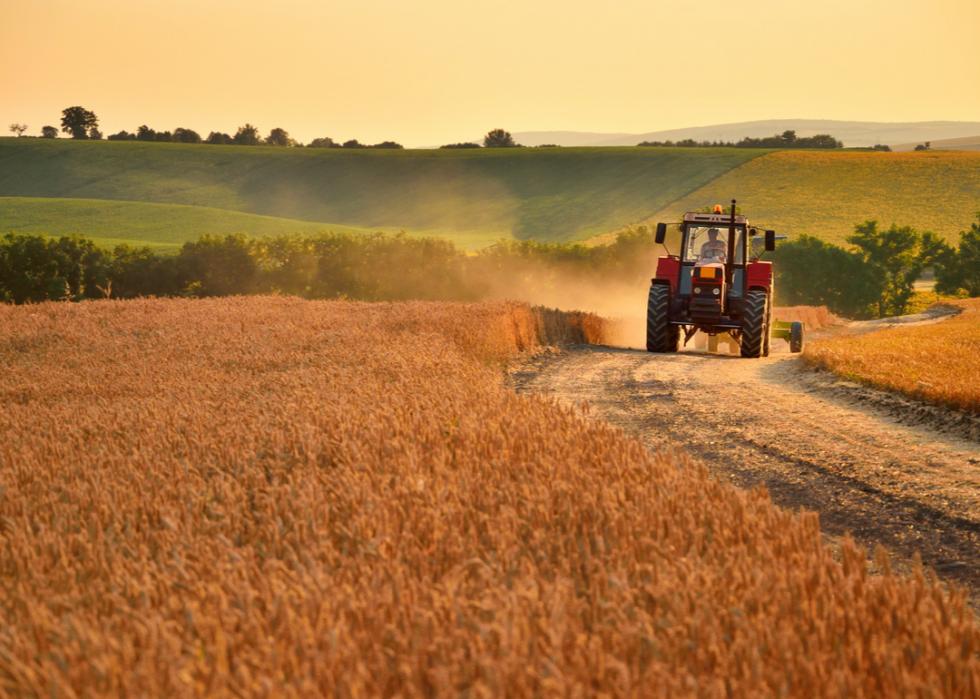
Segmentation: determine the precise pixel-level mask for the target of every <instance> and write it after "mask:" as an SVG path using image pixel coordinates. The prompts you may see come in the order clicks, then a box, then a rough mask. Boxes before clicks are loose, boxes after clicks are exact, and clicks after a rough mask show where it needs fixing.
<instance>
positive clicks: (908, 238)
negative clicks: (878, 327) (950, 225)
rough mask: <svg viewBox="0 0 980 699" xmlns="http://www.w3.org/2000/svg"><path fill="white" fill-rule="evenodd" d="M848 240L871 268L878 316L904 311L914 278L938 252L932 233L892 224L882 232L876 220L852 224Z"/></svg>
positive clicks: (939, 246) (935, 237)
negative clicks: (874, 283)
mask: <svg viewBox="0 0 980 699" xmlns="http://www.w3.org/2000/svg"><path fill="white" fill-rule="evenodd" d="M847 242H849V243H851V244H852V245H854V246H856V247H857V248H858V249H859V250H860V254H861V257H862V259H863V260H864V262H865V264H866V265H868V267H869V268H870V269H871V270H872V271H873V274H874V279H875V282H876V286H877V290H878V302H877V314H878V317H879V318H884V317H886V316H896V315H902V314H903V313H904V312H905V311H906V309H907V308H908V304H909V300H910V299H911V298H912V294H913V293H914V291H913V285H914V284H915V281H916V279H918V278H919V276H920V275H921V274H922V270H923V269H924V268H925V267H927V266H929V265H931V264H933V262H934V261H935V259H936V258H937V257H938V256H939V255H940V254H941V245H939V242H941V241H940V240H939V238H938V236H936V235H935V234H933V233H926V234H923V235H919V234H918V233H917V232H916V231H915V229H914V228H912V227H911V226H897V225H895V224H892V226H891V228H889V229H888V230H887V231H881V230H879V229H878V222H877V221H865V222H864V223H862V224H859V225H858V226H855V228H854V234H853V235H851V236H849V237H848V238H847Z"/></svg>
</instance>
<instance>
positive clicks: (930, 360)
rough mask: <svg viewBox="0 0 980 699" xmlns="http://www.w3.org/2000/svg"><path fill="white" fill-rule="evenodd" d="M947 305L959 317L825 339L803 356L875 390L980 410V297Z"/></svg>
mask: <svg viewBox="0 0 980 699" xmlns="http://www.w3.org/2000/svg"><path fill="white" fill-rule="evenodd" d="M947 303H948V304H949V305H954V306H958V307H959V308H960V309H961V311H960V313H959V315H957V316H955V317H953V318H949V319H945V320H941V321H939V322H937V323H928V324H925V325H915V326H910V327H895V328H886V329H882V330H877V331H874V332H871V333H867V334H861V335H853V334H848V335H842V336H840V337H835V338H832V339H828V340H823V341H820V342H817V343H814V344H812V345H810V346H809V348H808V349H807V351H806V354H805V355H804V358H805V359H806V360H807V362H809V363H810V364H811V365H813V366H816V367H819V368H821V369H828V370H830V371H833V372H836V373H838V374H840V375H842V376H844V377H845V378H848V379H852V380H855V381H860V382H861V383H865V384H868V385H870V386H875V387H877V388H884V389H886V390H890V391H897V392H899V393H904V394H906V395H909V396H912V397H913V398H917V399H919V400H926V401H929V402H932V403H938V404H940V405H948V406H952V407H954V408H959V409H961V410H967V411H971V412H980V381H977V376H978V375H980V299H964V300H959V301H949V302H947Z"/></svg>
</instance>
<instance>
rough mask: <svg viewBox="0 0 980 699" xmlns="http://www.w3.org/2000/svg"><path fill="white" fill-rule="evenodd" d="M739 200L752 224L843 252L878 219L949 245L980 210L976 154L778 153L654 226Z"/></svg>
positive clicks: (683, 203) (661, 215) (683, 202)
mask: <svg viewBox="0 0 980 699" xmlns="http://www.w3.org/2000/svg"><path fill="white" fill-rule="evenodd" d="M733 197H734V198H736V199H738V201H739V204H740V206H741V207H742V208H743V210H744V211H745V212H746V214H747V215H748V217H749V219H750V220H752V221H756V222H758V223H759V224H764V225H766V226H771V227H774V228H776V229H777V230H779V231H780V232H786V233H789V234H790V235H791V236H796V235H799V234H802V233H807V234H809V235H813V236H816V237H818V238H822V239H824V240H827V241H830V242H833V243H838V244H841V243H843V242H844V239H845V238H846V237H847V236H848V235H849V234H850V233H852V232H853V230H854V225H855V224H856V223H860V222H861V221H865V220H868V219H876V220H877V221H878V222H879V223H881V224H883V225H885V226H888V225H890V224H891V223H893V222H894V223H898V224H900V225H912V226H914V227H916V228H918V229H919V230H931V231H934V232H935V233H938V234H941V235H942V236H944V237H945V238H946V239H947V240H948V241H949V242H955V241H957V240H958V233H959V232H960V231H962V230H965V229H967V228H969V226H970V223H971V222H972V221H974V220H976V214H977V211H978V210H980V153H978V152H956V151H948V152H930V151H926V152H922V153H874V152H867V151H864V152H855V151H845V152H820V151H778V152H774V153H770V154H769V155H766V156H764V157H762V158H757V159H756V160H753V161H751V162H748V163H746V164H745V165H743V166H742V167H740V168H738V169H736V170H732V171H730V172H727V173H725V174H724V175H722V176H721V177H719V178H718V179H716V180H714V181H713V182H711V183H710V184H708V185H706V186H704V187H701V188H700V189H698V190H695V191H693V192H691V193H690V194H688V195H687V196H685V197H682V198H681V199H679V200H677V201H675V202H672V203H671V204H670V205H669V206H666V207H664V208H663V209H662V210H661V211H659V212H658V213H657V214H656V216H654V217H653V218H652V219H651V220H676V219H677V217H679V216H680V215H681V214H682V213H683V212H684V211H689V210H692V209H697V208H700V207H702V206H704V205H706V204H711V203H714V202H722V203H724V202H726V201H728V200H729V199H731V198H733Z"/></svg>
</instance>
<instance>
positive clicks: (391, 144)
mask: <svg viewBox="0 0 980 699" xmlns="http://www.w3.org/2000/svg"><path fill="white" fill-rule="evenodd" d="M371 147H372V148H404V146H402V144H401V143H395V142H394V141H382V142H381V143H375V144H374V145H373V146H371Z"/></svg>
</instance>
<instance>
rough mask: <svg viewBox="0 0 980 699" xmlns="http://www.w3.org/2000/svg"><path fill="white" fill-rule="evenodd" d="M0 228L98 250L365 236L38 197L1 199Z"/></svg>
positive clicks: (272, 221) (268, 220)
mask: <svg viewBox="0 0 980 699" xmlns="http://www.w3.org/2000/svg"><path fill="white" fill-rule="evenodd" d="M0 225H2V229H0V232H2V233H8V232H12V233H35V234H44V235H52V236H62V235H82V236H85V237H88V238H93V239H96V240H98V241H99V242H100V243H102V244H103V245H112V244H115V243H132V242H134V241H139V242H140V244H143V245H149V246H151V247H158V248H176V247H177V246H179V245H180V244H181V243H183V242H185V241H188V240H196V239H197V238H199V237H200V236H202V235H204V234H207V233H210V234H217V235H224V234H228V233H244V234H245V235H249V236H264V235H276V234H293V233H296V234H304V235H315V234H317V233H324V232H328V231H329V232H335V233H367V232H369V229H365V228H356V227H352V226H339V225H326V224H321V223H311V222H309V221H297V220H295V219H287V218H276V217H273V216H261V215H257V214H243V213H241V212H238V211H228V210H226V209H214V208H210V207H206V206H188V205H186V204H151V203H146V202H132V201H111V200H106V199H59V198H43V197H0ZM388 232H395V231H388Z"/></svg>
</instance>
